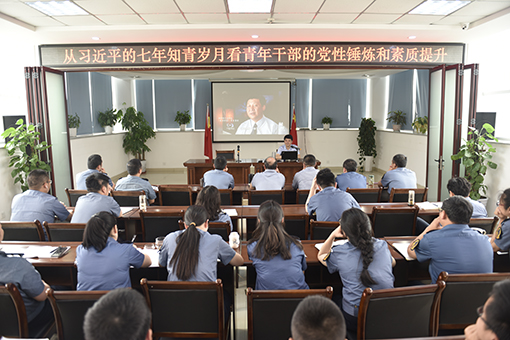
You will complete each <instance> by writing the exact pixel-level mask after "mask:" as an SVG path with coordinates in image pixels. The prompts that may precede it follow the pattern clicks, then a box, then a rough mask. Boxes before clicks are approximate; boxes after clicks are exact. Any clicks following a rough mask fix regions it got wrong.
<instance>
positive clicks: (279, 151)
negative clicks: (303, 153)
mask: <svg viewBox="0 0 510 340" xmlns="http://www.w3.org/2000/svg"><path fill="white" fill-rule="evenodd" d="M283 151H297V154H298V156H299V148H296V147H295V146H293V145H291V146H290V148H289V149H287V147H286V146H285V144H283V145H280V146H279V147H278V150H276V153H277V154H279V155H281V154H282V152H283Z"/></svg>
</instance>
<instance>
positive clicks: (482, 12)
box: [452, 1, 510, 16]
mask: <svg viewBox="0 0 510 340" xmlns="http://www.w3.org/2000/svg"><path fill="white" fill-rule="evenodd" d="M508 7H510V2H509V1H507V2H494V1H483V2H479V1H476V2H472V3H470V4H469V5H467V6H465V7H463V8H461V9H459V10H458V11H457V12H454V13H452V15H479V16H486V15H489V14H492V13H495V12H498V11H501V10H502V9H505V8H508Z"/></svg>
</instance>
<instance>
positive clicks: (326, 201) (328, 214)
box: [308, 187, 359, 222]
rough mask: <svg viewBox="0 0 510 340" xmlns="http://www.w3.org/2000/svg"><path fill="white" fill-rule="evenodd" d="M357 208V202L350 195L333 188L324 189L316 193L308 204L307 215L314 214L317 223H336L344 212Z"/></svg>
mask: <svg viewBox="0 0 510 340" xmlns="http://www.w3.org/2000/svg"><path fill="white" fill-rule="evenodd" d="M350 208H358V209H359V204H358V202H357V201H356V200H355V199H354V197H352V195H351V194H349V193H346V192H345V191H342V190H340V189H337V188H335V187H326V188H324V189H322V190H321V191H319V192H318V193H316V194H315V195H314V196H312V198H310V201H309V202H308V213H309V214H310V215H312V214H313V213H315V215H316V219H317V221H332V222H335V221H338V220H340V218H341V217H342V213H343V212H344V210H347V209H350Z"/></svg>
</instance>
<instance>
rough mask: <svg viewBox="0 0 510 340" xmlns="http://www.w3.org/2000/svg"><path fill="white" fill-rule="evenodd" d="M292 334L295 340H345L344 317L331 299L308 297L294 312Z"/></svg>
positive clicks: (315, 296)
mask: <svg viewBox="0 0 510 340" xmlns="http://www.w3.org/2000/svg"><path fill="white" fill-rule="evenodd" d="M291 332H292V339H293V340H344V339H345V334H346V330H345V320H344V316H343V315H342V312H341V311H340V308H338V306H337V305H336V304H335V303H334V302H333V301H331V300H330V299H328V298H325V297H324V296H320V295H312V296H308V297H306V298H305V299H303V301H301V302H300V303H299V305H298V306H297V308H296V310H295V311H294V315H293V316H292V322H291Z"/></svg>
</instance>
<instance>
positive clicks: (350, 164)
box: [343, 158, 358, 172]
mask: <svg viewBox="0 0 510 340" xmlns="http://www.w3.org/2000/svg"><path fill="white" fill-rule="evenodd" d="M343 167H344V168H345V170H347V172H352V171H356V169H357V167H358V163H356V161H355V160H354V159H352V158H348V159H346V160H345V161H344V164H343Z"/></svg>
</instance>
